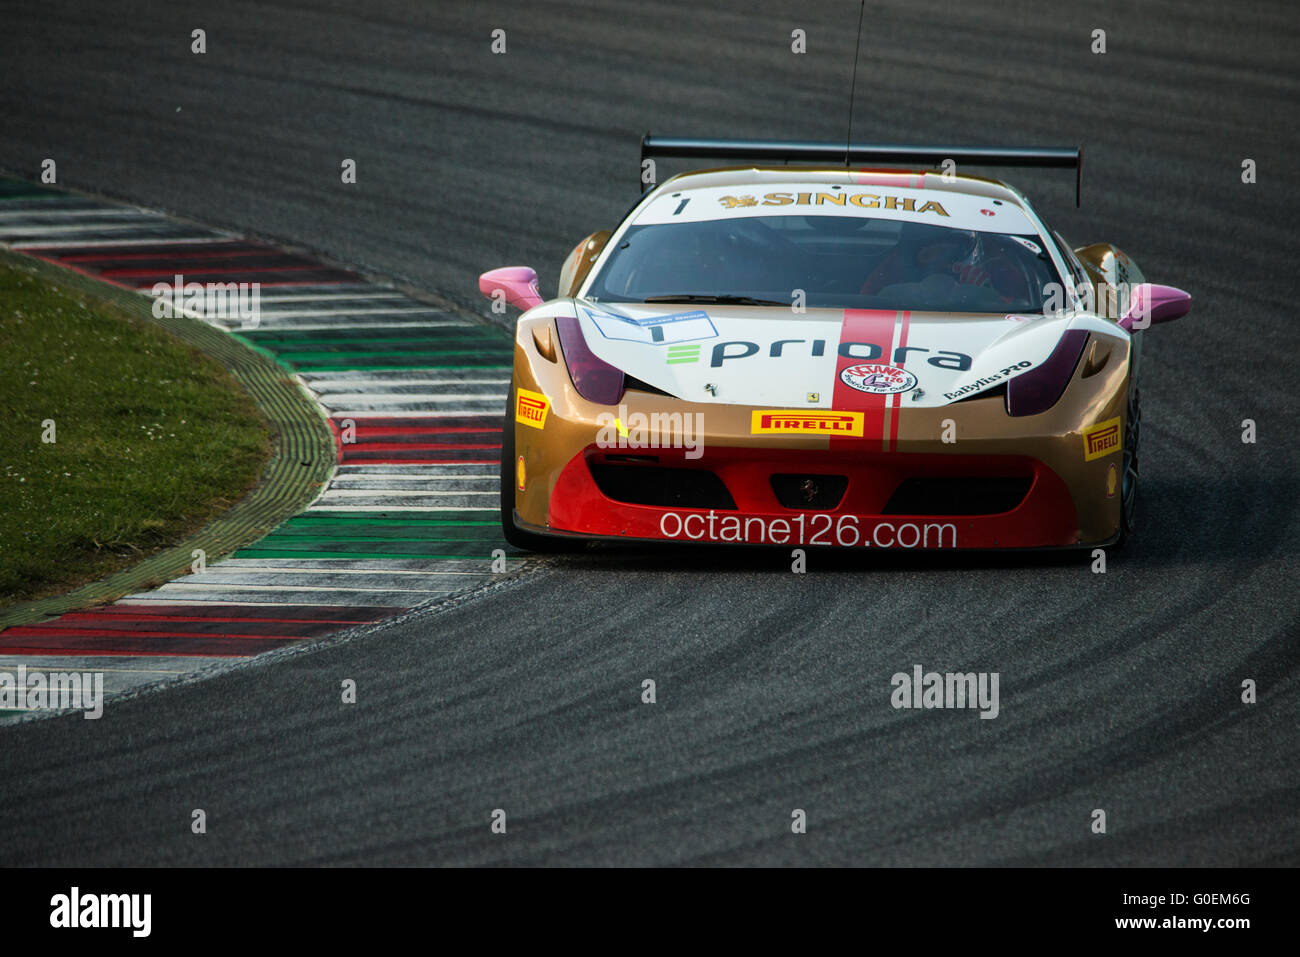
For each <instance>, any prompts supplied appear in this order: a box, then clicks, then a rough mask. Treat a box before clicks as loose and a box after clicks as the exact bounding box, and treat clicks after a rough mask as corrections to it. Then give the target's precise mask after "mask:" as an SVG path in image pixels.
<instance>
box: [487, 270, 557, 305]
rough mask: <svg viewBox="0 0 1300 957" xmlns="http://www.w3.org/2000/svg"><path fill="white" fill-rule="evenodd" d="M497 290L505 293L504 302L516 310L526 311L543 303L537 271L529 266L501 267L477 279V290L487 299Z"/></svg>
mask: <svg viewBox="0 0 1300 957" xmlns="http://www.w3.org/2000/svg"><path fill="white" fill-rule="evenodd" d="M498 289H499V290H501V291H502V292H503V293H505V297H506V302H508V303H510V305H512V306H514V307H515V308H516V309H523V310H525V311H527V310H529V309H531V308H533V306H540V305H541V304H542V302H543V299H542V294H541V292H539V291H538V286H537V271H536V270H534V269H533V268H532V267H531V266H502V267H501V268H500V269H492V270H489V271H488V272H485V273H483V275H481V276H479V277H478V290H479V292H481V293H482V294H483V295H484V296H486V297H487V298H489V299H491V298H493V294H494V293H495V292H496V291H497V290H498Z"/></svg>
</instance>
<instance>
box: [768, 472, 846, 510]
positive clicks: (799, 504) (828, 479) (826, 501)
mask: <svg viewBox="0 0 1300 957" xmlns="http://www.w3.org/2000/svg"><path fill="white" fill-rule="evenodd" d="M848 487H849V480H848V478H847V477H846V476H843V475H797V474H790V473H781V474H777V475H773V476H772V491H773V492H775V493H776V499H777V501H778V502H780V503H781V504H782V505H784V506H785V507H786V508H800V509H831V508H835V507H836V506H837V505H839V504H840V500H841V499H842V498H844V490H845V489H847V488H848Z"/></svg>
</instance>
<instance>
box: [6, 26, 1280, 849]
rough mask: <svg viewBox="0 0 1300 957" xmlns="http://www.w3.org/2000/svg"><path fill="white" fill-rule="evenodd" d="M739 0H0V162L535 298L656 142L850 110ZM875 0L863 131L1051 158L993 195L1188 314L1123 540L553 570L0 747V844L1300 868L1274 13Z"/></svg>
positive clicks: (435, 280)
mask: <svg viewBox="0 0 1300 957" xmlns="http://www.w3.org/2000/svg"><path fill="white" fill-rule="evenodd" d="M758 7H759V5H756V4H753V3H728V4H721V3H710V4H707V5H705V4H699V5H683V6H681V7H675V6H668V5H665V4H658V3H636V4H613V3H595V4H592V5H577V4H569V3H549V2H532V3H528V4H520V5H519V6H518V7H517V8H511V7H506V6H502V5H498V4H477V3H476V4H467V5H464V6H463V7H462V6H459V5H457V6H453V5H451V4H445V5H444V4H436V5H431V4H421V3H413V2H412V3H395V2H394V3H371V2H367V3H353V2H348V3H329V4H306V3H303V4H290V3H280V2H257V3H237V4H229V5H222V7H221V8H220V9H217V8H216V7H215V6H213V7H211V8H208V7H204V6H199V5H192V6H190V8H189V9H187V8H186V5H185V4H178V3H161V2H159V3H126V4H121V5H111V6H105V5H95V4H89V3H67V2H47V3H42V4H40V5H39V6H38V7H33V6H31V5H29V4H17V3H6V4H4V5H3V22H4V23H5V29H4V31H3V32H2V33H0V64H3V67H2V69H3V70H4V84H3V90H2V92H0V117H2V118H3V121H2V122H0V166H3V167H5V168H7V169H9V170H11V171H27V172H28V175H35V173H36V171H37V170H39V164H40V161H41V160H42V159H43V158H44V157H46V156H53V157H55V158H56V159H57V160H58V163H59V172H60V182H62V183H65V184H68V185H72V186H75V187H80V188H83V189H89V190H93V191H98V192H101V193H104V194H106V195H111V196H117V197H122V198H129V199H131V200H134V201H138V202H141V203H145V204H151V205H156V206H159V207H162V208H166V209H170V210H173V211H175V212H178V213H181V214H184V215H187V216H191V217H194V218H196V219H198V220H201V221H205V222H209V223H212V224H214V225H232V226H238V227H239V228H241V229H245V230H249V231H251V232H253V233H256V234H260V235H264V236H267V237H272V238H275V237H278V238H283V239H285V240H289V241H292V242H295V243H298V244H302V245H305V246H308V247H311V248H314V249H316V250H318V251H320V252H322V253H323V254H326V255H328V256H330V257H333V258H335V259H337V260H339V261H343V262H347V263H351V264H355V265H358V266H361V267H363V268H368V269H373V270H376V271H379V272H381V273H384V274H386V275H390V276H395V277H397V278H399V279H403V280H406V281H409V282H411V283H412V284H414V285H416V286H418V287H420V288H422V289H427V290H431V291H435V292H438V293H440V294H442V295H445V296H447V297H449V298H451V299H453V300H455V301H458V302H462V303H466V304H469V303H472V302H473V301H474V296H475V290H476V281H475V280H476V276H477V274H478V273H479V272H480V271H482V270H484V269H487V268H490V267H493V266H496V265H502V264H514V263H530V264H533V265H535V266H536V267H537V268H538V269H539V271H540V272H541V274H542V277H543V284H544V288H545V290H546V291H548V292H549V291H550V290H553V289H554V284H555V281H556V278H557V275H558V264H559V262H560V260H561V258H562V257H563V255H564V254H565V253H566V252H567V251H568V250H569V249H570V248H571V247H572V245H573V243H574V242H576V241H577V240H578V239H579V238H580V237H582V236H583V235H585V234H586V233H588V232H590V231H591V230H593V229H596V228H601V227H605V226H610V225H612V224H613V223H614V222H615V221H616V220H617V218H618V217H619V216H620V215H621V214H622V212H623V211H624V210H625V209H626V208H627V207H628V205H629V204H630V203H631V202H632V201H633V200H634V199H635V197H636V188H635V186H634V183H635V180H634V176H635V175H636V172H637V168H636V159H637V154H636V149H637V137H638V136H639V135H640V133H642V132H644V131H645V130H647V129H652V130H654V131H656V132H663V133H669V134H679V135H726V136H755V137H790V138H828V139H830V138H838V137H842V136H843V135H844V123H845V115H846V89H845V85H846V82H847V79H848V76H849V72H850V68H851V59H850V58H851V55H852V49H853V29H854V26H855V23H856V19H857V6H856V5H854V4H848V3H845V4H838V5H830V4H827V5H821V6H818V7H817V8H816V9H811V10H810V9H808V8H807V7H806V5H803V4H794V3H791V4H787V5H777V4H769V5H764V6H763V7H762V8H761V9H759V8H758ZM870 7H871V8H870V9H869V10H868V12H867V25H866V29H865V31H864V37H863V61H862V66H861V68H860V73H859V83H860V89H859V96H858V113H857V126H856V134H857V136H856V138H859V139H880V140H893V141H936V142H956V143H1008V144H1015V145H1035V144H1058V143H1059V144H1071V143H1074V142H1077V141H1083V142H1085V143H1086V144H1087V168H1086V170H1085V181H1084V208H1083V209H1082V210H1080V211H1075V210H1074V209H1073V207H1072V200H1073V182H1072V180H1071V179H1070V177H1068V176H1065V175H1062V174H1056V173H1051V172H1043V173H1037V172H1032V171H1029V172H1025V173H1023V174H1015V175H1010V176H1009V177H1008V178H1011V179H1012V180H1013V181H1014V182H1016V183H1018V184H1019V185H1021V186H1023V187H1024V188H1025V189H1026V190H1027V191H1028V192H1029V194H1030V196H1031V197H1032V198H1033V199H1034V200H1035V201H1036V203H1037V205H1038V207H1039V209H1040V211H1041V212H1042V213H1043V214H1044V216H1045V217H1046V218H1047V219H1048V221H1049V222H1050V223H1052V224H1053V225H1054V226H1055V227H1056V228H1057V229H1059V230H1060V231H1061V232H1062V233H1064V234H1065V235H1066V236H1067V237H1069V238H1070V239H1071V240H1073V241H1075V242H1076V243H1078V244H1082V243H1084V242H1088V241H1093V240H1098V239H1105V240H1109V241H1112V242H1115V243H1117V244H1118V245H1120V246H1121V247H1122V248H1124V249H1126V250H1127V251H1128V252H1130V253H1131V254H1132V255H1133V256H1134V257H1135V258H1136V259H1137V261H1138V262H1139V263H1140V264H1141V265H1142V267H1143V268H1144V270H1145V271H1146V273H1147V275H1148V277H1150V278H1151V279H1153V280H1154V281H1159V282H1167V283H1170V284H1173V285H1176V286H1180V287H1183V288H1186V289H1188V290H1190V291H1191V292H1192V293H1193V295H1194V297H1195V306H1194V311H1193V313H1192V315H1191V316H1189V317H1187V318H1186V319H1184V320H1181V321H1179V322H1178V323H1175V324H1173V325H1171V326H1166V327H1160V328H1157V329H1155V330H1152V331H1151V332H1149V333H1148V334H1147V341H1146V369H1145V379H1144V387H1143V397H1144V422H1145V425H1146V431H1145V436H1144V438H1143V454H1142V469H1143V478H1142V491H1141V501H1140V505H1141V516H1140V529H1139V532H1138V534H1137V537H1136V539H1135V540H1134V541H1133V542H1132V544H1131V546H1130V547H1129V548H1128V549H1127V550H1125V551H1124V552H1122V553H1112V554H1111V555H1110V557H1109V565H1108V570H1107V572H1106V573H1105V574H1104V575H1097V574H1093V573H1092V572H1091V570H1090V567H1089V561H1088V559H1087V557H1086V556H1073V557H1066V558H1063V559H1054V560H1043V559H1039V558H1027V557H1016V556H1011V557H1008V556H1000V557H994V558H989V557H978V556H977V557H967V558H952V557H943V558H940V559H937V560H921V559H919V558H916V557H911V556H903V555H901V554H900V553H890V554H888V555H884V556H864V555H861V554H851V555H850V554H844V553H830V554H823V553H818V552H813V553H811V554H810V555H809V558H808V572H807V573H806V574H802V575H796V574H792V573H791V571H790V558H789V555H788V553H786V552H783V551H777V552H775V553H772V552H767V551H752V552H735V551H714V550H706V551H686V550H680V549H666V550H664V549H660V550H649V549H615V548H601V549H596V550H592V551H590V552H588V553H586V554H584V555H582V556H579V557H574V558H562V559H554V560H548V561H546V562H543V563H540V564H539V565H538V566H536V567H535V568H534V570H532V571H530V572H527V573H525V574H524V575H522V576H521V577H518V578H516V579H513V580H510V581H506V582H502V583H498V584H496V585H492V586H489V587H487V588H486V589H483V590H481V591H479V592H477V593H473V594H470V595H468V596H465V597H463V598H461V599H458V600H454V601H452V602H450V603H447V602H444V603H442V604H439V605H438V606H436V607H431V608H429V609H427V610H417V611H416V612H413V613H411V614H409V615H407V616H405V617H404V618H402V619H400V620H398V621H395V622H391V623H388V624H385V625H384V626H382V627H380V628H378V629H377V630H374V631H371V632H369V633H365V634H362V635H358V636H356V637H353V638H350V639H348V640H344V641H336V642H333V643H328V644H326V645H325V646H323V647H320V648H318V649H314V650H311V651H310V652H308V653H298V654H287V655H280V656H273V657H272V658H271V659H270V660H259V661H258V662H256V663H254V664H252V665H251V666H246V667H242V668H237V669H235V670H232V671H230V672H228V673H225V674H223V675H220V676H218V677H215V678H211V679H209V680H206V681H202V682H199V683H195V684H190V685H185V686H181V687H176V688H172V689H170V690H167V691H163V692H161V693H157V694H152V695H146V696H142V697H139V698H135V699H132V700H129V701H124V702H121V703H118V704H116V705H114V706H113V707H112V708H111V710H110V712H109V713H108V714H106V716H105V718H104V719H103V720H100V721H98V722H90V721H84V720H82V719H81V718H80V717H75V716H74V717H69V718H58V719H53V720H45V721H36V722H30V723H25V724H21V725H18V726H14V727H9V728H6V729H4V730H3V732H0V781H3V782H4V783H3V786H0V848H3V851H2V852H0V860H3V862H4V863H11V864H36V863H40V864H51V863H59V864H74V865H87V864H126V863H149V864H204V863H223V864H252V863H357V864H378V863H432V864H465V863H471V864H482V863H526V864H527V863H636V864H671V863H727V864H738V863H739V864H756V863H791V864H795V863H863V864H903V865H906V864H979V863H985V864H988V863H994V864H1008V863H1011V864H1020V863H1033V864H1058V865H1059V864H1086V865H1107V866H1111V865H1137V864H1226V865H1234V864H1295V863H1297V861H1300V814H1297V807H1298V806H1300V732H1298V731H1297V728H1298V727H1300V694H1298V693H1297V692H1298V690H1300V689H1298V687H1297V659H1298V657H1300V642H1298V641H1297V631H1298V625H1297V620H1296V619H1297V614H1296V612H1297V601H1296V590H1295V589H1296V581H1297V577H1298V575H1297V572H1298V571H1300V562H1298V561H1297V542H1300V512H1298V510H1297V509H1298V507H1300V506H1298V504H1297V495H1296V492H1297V480H1296V465H1297V453H1296V450H1295V434H1296V433H1295V429H1296V424H1297V422H1296V411H1297V399H1296V387H1295V378H1296V377H1295V375H1294V369H1295V366H1296V344H1297V336H1296V331H1295V330H1296V325H1295V323H1296V317H1295V314H1294V304H1295V302H1296V300H1297V291H1298V290H1297V281H1296V262H1295V258H1296V253H1297V247H1296V243H1295V241H1294V233H1293V230H1294V224H1295V222H1296V221H1297V218H1300V208H1298V207H1300V198H1298V197H1297V194H1296V191H1295V189H1294V184H1293V177H1292V171H1293V164H1294V162H1295V158H1296V157H1297V156H1300V134H1297V131H1296V127H1295V123H1294V120H1295V103H1296V102H1297V97H1298V95H1300V77H1297V72H1296V67H1295V63H1296V60H1295V56H1294V51H1295V49H1296V48H1297V47H1298V46H1300V16H1298V15H1297V13H1296V12H1295V9H1294V6H1293V5H1291V4H1289V3H1285V2H1277V3H1260V4H1220V3H1213V2H1202V3H1194V4H1186V3H1173V2H1167V3H1151V4H1143V5H1141V7H1140V9H1135V5H1132V4H1127V3H1114V4H1104V5H1093V4H1090V5H1081V4H1063V5H1059V6H1057V7H1056V9H1049V5H1046V4H1039V3H1019V4H1005V3H998V4H993V3H989V4H986V5H981V4H971V3H962V4H952V5H939V6H936V5H933V4H931V5H916V4H902V3H897V4H874V3H873V4H871V5H870ZM194 27H203V28H204V29H206V30H207V33H208V50H209V52H208V53H207V54H206V55H204V56H193V55H191V54H190V53H189V34H190V31H191V30H192V29H193V28H194ZM497 27H501V28H504V29H505V30H506V31H507V42H508V53H507V54H506V55H505V56H493V55H492V54H491V53H490V52H489V42H490V41H489V34H490V31H491V30H492V29H494V28H497ZM796 27H799V28H803V29H805V30H807V34H808V53H807V54H805V55H802V56H798V55H794V54H792V53H791V52H790V49H789V44H790V31H791V30H792V29H794V28H796ZM1096 28H1102V29H1105V30H1106V31H1107V48H1108V52H1107V53H1106V54H1105V55H1100V56H1099V55H1094V54H1092V53H1091V52H1090V49H1089V47H1090V44H1091V32H1092V31H1093V30H1094V29H1096ZM344 157H351V158H355V159H356V160H357V163H358V183H357V184H356V185H355V186H343V185H341V184H340V182H339V177H338V172H337V171H338V169H339V163H340V161H341V160H342V158H344ZM1245 158H1252V159H1254V160H1256V162H1257V164H1258V182H1257V183H1256V184H1253V185H1246V184H1243V183H1242V182H1241V176H1240V174H1241V164H1242V160H1243V159H1245ZM474 308H475V309H478V310H479V311H480V312H482V313H483V314H484V315H486V311H485V310H483V309H482V308H481V306H478V305H475V306H474ZM1246 418H1252V419H1254V420H1255V421H1256V422H1257V426H1258V442H1257V443H1256V444H1253V445H1248V444H1243V443H1242V441H1241V438H1240V436H1241V422H1242V420H1243V419H1246ZM914 664H921V665H922V666H924V667H925V668H926V669H927V670H931V669H933V670H937V671H968V670H973V671H997V672H999V673H1000V675H1001V702H1000V705H1001V713H1000V715H999V717H998V718H997V719H996V720H988V721H986V720H980V719H978V718H977V716H976V714H975V713H974V712H971V711H903V710H894V709H893V708H892V707H891V706H890V676H891V675H892V674H893V673H895V672H898V671H909V670H910V669H911V667H912V666H913V665H914ZM344 678H353V679H355V680H356V681H357V682H358V686H359V701H358V703H357V704H356V705H352V706H344V705H341V704H340V703H339V694H338V689H339V683H340V681H341V680H342V679H344ZM645 678H653V679H654V680H655V681H656V682H657V694H658V703H657V704H654V705H643V704H641V703H640V688H641V681H642V680H643V679H645ZM1245 679H1253V680H1254V681H1255V682H1257V684H1258V688H1259V700H1258V703H1257V704H1254V705H1245V704H1242V703H1241V701H1240V694H1241V690H1240V686H1241V683H1242V681H1243V680H1245ZM196 807H202V808H204V809H205V810H206V811H207V812H208V834H207V835H205V836H203V837H196V836H194V835H192V834H191V833H190V830H189V821H190V810H191V809H192V808H196ZM495 808H502V809H505V810H506V812H507V815H508V818H507V820H508V831H507V833H506V834H505V835H493V834H491V833H490V831H489V827H488V823H489V815H490V814H491V812H492V810H493V809H495ZM794 808H803V809H805V810H806V811H807V813H808V822H809V827H808V833H807V834H806V835H803V836H798V837H796V836H794V835H792V834H791V833H790V828H789V822H790V814H791V811H792V809H794ZM1094 808H1102V809H1105V810H1106V812H1107V823H1108V829H1107V833H1106V834H1105V835H1104V836H1100V835H1095V834H1093V833H1091V832H1090V830H1089V823H1090V821H1091V817H1090V815H1091V812H1092V811H1093V809H1094Z"/></svg>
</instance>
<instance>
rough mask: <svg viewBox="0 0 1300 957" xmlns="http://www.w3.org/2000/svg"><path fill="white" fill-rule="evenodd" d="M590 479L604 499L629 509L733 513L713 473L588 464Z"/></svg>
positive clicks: (732, 502)
mask: <svg viewBox="0 0 1300 957" xmlns="http://www.w3.org/2000/svg"><path fill="white" fill-rule="evenodd" d="M588 466H589V467H590V469H591V477H592V478H593V479H595V481H596V487H597V488H598V489H600V492H601V494H602V495H604V496H605V497H606V498H612V499H613V500H614V501H616V502H626V503H627V504H628V505H653V506H656V507H658V508H715V509H730V510H733V511H734V510H735V508H736V502H735V500H734V499H733V498H732V497H731V493H730V492H728V491H727V486H725V485H724V484H723V483H722V479H720V478H718V476H717V475H715V474H714V473H713V472H710V471H708V470H707V469H675V468H667V467H664V466H658V465H633V464H627V465H611V464H608V463H601V462H590V463H588Z"/></svg>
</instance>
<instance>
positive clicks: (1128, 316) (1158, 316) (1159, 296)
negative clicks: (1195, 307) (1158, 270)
mask: <svg viewBox="0 0 1300 957" xmlns="http://www.w3.org/2000/svg"><path fill="white" fill-rule="evenodd" d="M1191 308H1192V297H1191V296H1189V295H1188V294H1187V293H1185V292H1183V291H1182V290H1181V289H1175V288H1174V287H1173V286H1159V285H1156V284H1155V283H1147V282H1144V283H1142V284H1141V285H1137V286H1134V287H1133V293H1132V295H1131V296H1130V297H1129V306H1128V312H1126V313H1125V314H1124V318H1123V319H1121V320H1120V321H1119V324H1120V327H1121V328H1123V329H1124V330H1125V331H1126V332H1132V331H1133V330H1134V329H1145V328H1146V327H1147V326H1151V325H1155V324H1156V323H1157V322H1170V321H1171V320H1174V319H1178V318H1179V317H1181V316H1185V315H1187V312H1188V310H1190V309H1191Z"/></svg>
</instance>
